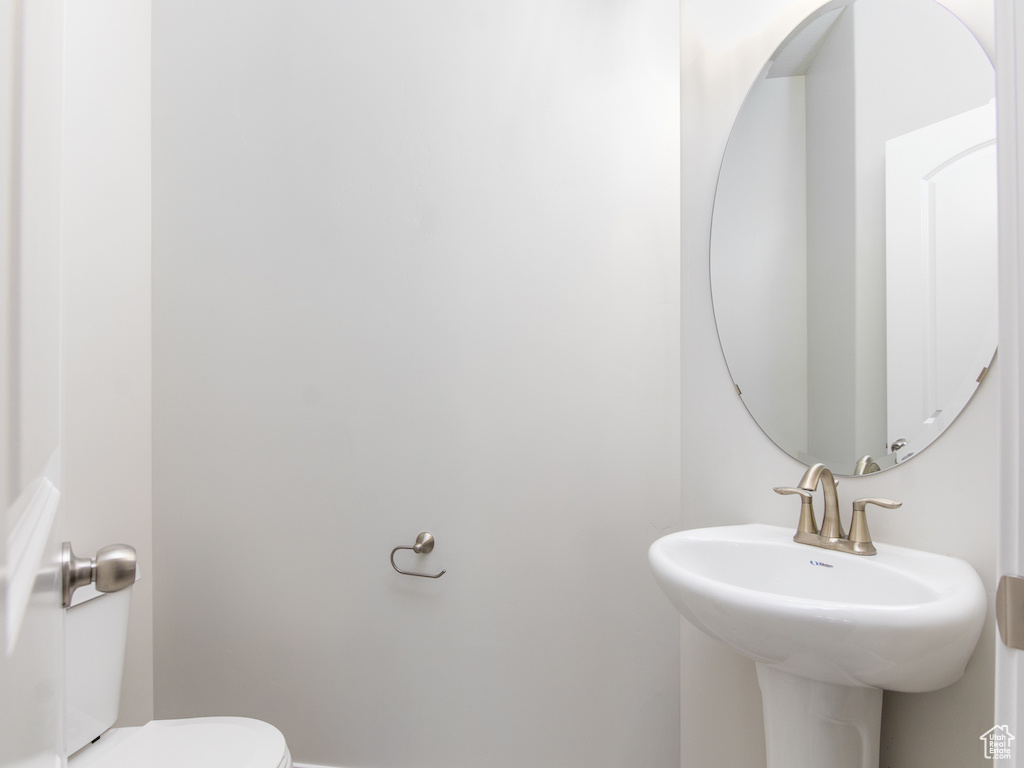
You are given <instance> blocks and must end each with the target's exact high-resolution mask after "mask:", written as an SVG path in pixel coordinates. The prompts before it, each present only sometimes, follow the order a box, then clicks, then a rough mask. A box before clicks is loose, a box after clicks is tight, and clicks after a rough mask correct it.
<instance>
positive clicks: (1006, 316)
mask: <svg viewBox="0 0 1024 768" xmlns="http://www.w3.org/2000/svg"><path fill="white" fill-rule="evenodd" d="M1019 18H1024V0H997V2H996V23H995V30H996V88H997V90H996V114H997V136H998V139H997V142H998V152H999V158H998V163H999V221H1000V224H999V356H1000V358H1001V360H1000V382H999V383H1000V404H999V407H1000V414H1001V419H1000V424H1001V426H1000V437H999V440H1000V501H999V507H1000V509H999V540H998V543H997V550H996V552H997V554H996V573H997V574H1006V573H1009V574H1021V573H1024V562H1022V557H1024V543H1022V541H1021V534H1022V526H1021V524H1020V516H1021V502H1022V500H1024V486H1022V485H1021V483H1022V479H1024V472H1022V466H1021V460H1022V458H1024V455H1022V452H1021V441H1022V438H1024V421H1022V416H1024V407H1022V406H1024V402H1022V394H1024V393H1022V392H1021V384H1022V383H1024V370H1022V364H1024V349H1022V347H1021V342H1022V339H1024V327H1022V322H1021V321H1022V317H1021V306H1022V302H1024V284H1022V282H1021V281H1022V278H1024V271H1022V270H1021V269H1020V259H1021V245H1022V243H1024V232H1022V231H1021V227H1022V226H1024V186H1022V185H1024V176H1022V175H1021V168H1020V162H1021V159H1022V156H1021V147H1020V143H1021V140H1022V138H1024V113H1022V110H1024V66H1022V62H1021V61H1020V59H1019V58H1018V52H1019V51H1021V50H1024V34H1022V32H1024V30H1022V29H1021V28H1020V26H1019V25H1018V19H1019ZM993 586H994V585H993ZM994 725H1007V726H1009V729H1010V731H1011V732H1013V733H1024V661H1022V659H1021V651H1015V650H1012V649H1010V648H1007V647H1006V646H1005V645H1003V644H1002V642H1001V641H1000V640H999V639H998V633H997V639H996V668H995V723H994ZM1000 765H1001V766H1003V768H1018V767H1019V766H1024V761H1022V760H1021V759H1020V758H1019V757H1017V755H1016V754H1014V756H1013V757H1011V758H1010V759H1008V760H1000Z"/></svg>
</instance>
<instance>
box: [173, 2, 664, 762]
mask: <svg viewBox="0 0 1024 768" xmlns="http://www.w3.org/2000/svg"><path fill="white" fill-rule="evenodd" d="M677 30H678V14H677V4H676V3H675V2H673V1H672V0H640V1H639V2H630V3H594V2H590V1H589V0H587V1H586V2H584V1H583V0H577V1H574V2H561V3H551V2H548V1H547V0H528V2H525V3H524V2H518V3H500V4H494V3H490V4H487V3H483V4H482V3H479V2H475V1H472V2H465V1H459V0H444V1H443V2H440V3H431V4H424V3H422V2H414V1H412V0H386V1H385V2H374V3H336V2H307V3H302V4H296V3H289V2H283V1H268V2H260V3H250V4H245V5H244V6H240V5H238V4H237V3H229V2H224V1H223V0H215V1H214V2H210V0H195V1H188V2H182V1H181V0H175V1H174V2H157V3H155V4H154V210H155V218H154V266H153V274H154V540H155V555H156V567H155V580H156V582H155V583H156V596H155V606H156V611H155V690H156V713H157V716H159V717H177V716H189V715H206V714H228V713H230V714H237V715H251V716H255V717H260V718H263V719H266V720H268V721H270V722H273V723H275V724H277V725H279V726H280V727H281V729H282V730H283V731H284V733H285V736H286V737H287V738H288V740H289V743H290V744H291V746H292V750H293V755H294V756H295V758H296V759H297V760H299V761H300V762H313V763H320V764H326V765H336V766H385V767H387V768H402V766H412V765H417V766H424V767H427V766H439V767H440V766H445V767H446V768H450V767H451V766H470V765H472V766H483V765H493V766H508V767H509V768H512V767H513V766H516V767H518V766H523V765H558V766H581V767H582V766H588V768H589V767H590V766H609V768H610V767H611V766H621V765H645V766H651V768H654V767H655V766H661V767H663V768H670V767H674V766H677V765H679V742H678V723H679V714H678V712H679V671H678V643H679V632H678V615H677V614H676V613H675V611H674V610H673V609H672V608H671V606H670V605H669V604H668V602H667V601H666V600H665V599H664V598H663V597H662V596H661V594H660V592H659V591H658V589H657V587H656V585H655V584H654V581H653V578H652V577H651V575H650V572H649V569H648V566H647V559H646V550H647V548H648V546H649V545H650V543H651V542H652V541H653V540H654V539H655V538H657V537H658V536H660V535H661V534H663V533H665V532H667V531H670V530H674V529H676V528H677V527H678V521H679V492H680V488H679V473H680V470H679V467H680V459H679V445H680V436H679V331H680V326H679V303H678V302H679V260H678V255H679V228H678V223H679V176H678V169H679V165H678V151H679V148H678V115H679V103H678V61H679V49H678V34H677ZM422 530H430V531H431V532H433V534H434V536H435V537H436V540H437V545H436V548H435V550H434V552H433V553H432V554H430V555H428V556H423V557H417V556H416V555H414V554H413V553H411V552H399V553H398V555H399V557H400V558H401V563H402V565H404V567H406V568H409V569H422V570H425V571H436V570H439V569H442V568H444V569H447V574H446V575H445V576H444V577H442V578H441V579H438V580H435V581H429V580H425V579H415V578H410V577H404V576H400V575H398V574H396V573H395V572H394V571H393V570H392V569H391V566H390V565H389V563H388V555H389V553H390V551H391V549H392V547H395V546H396V545H411V544H412V542H413V539H414V538H415V537H416V535H417V533H418V532H420V531H422Z"/></svg>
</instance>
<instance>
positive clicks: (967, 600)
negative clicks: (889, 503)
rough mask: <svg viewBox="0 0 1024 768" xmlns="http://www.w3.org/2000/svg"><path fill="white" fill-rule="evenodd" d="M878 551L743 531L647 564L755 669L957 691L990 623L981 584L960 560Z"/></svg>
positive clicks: (671, 540)
mask: <svg viewBox="0 0 1024 768" xmlns="http://www.w3.org/2000/svg"><path fill="white" fill-rule="evenodd" d="M876 546H877V547H878V554H877V555H874V556H870V557H865V556H860V555H852V554H847V553H844V552H836V551H831V550H825V549H820V548H817V547H811V546H807V545H805V544H797V543H796V542H794V541H793V531H792V530H791V529H789V528H780V527H777V526H770V525H737V526H722V527H715V528H701V529H697V530H691V531H682V532H679V533H673V534H670V535H668V536H665V537H663V538H661V539H658V540H657V541H656V542H654V544H653V545H652V546H651V549H650V553H649V556H650V562H651V567H652V569H653V570H654V575H655V577H656V578H657V581H658V583H659V585H660V586H661V588H662V590H663V591H664V592H665V594H666V595H667V596H668V598H669V600H671V601H672V603H673V604H674V605H675V606H676V608H677V609H678V610H679V612H680V613H681V614H682V615H683V616H684V617H685V618H686V619H688V620H689V621H690V622H692V623H693V624H694V625H696V626H697V627H698V628H700V629H701V630H703V631H704V632H706V633H707V634H709V635H711V636H712V637H714V638H717V639H718V640H721V641H722V642H723V643H726V644H727V645H729V646H731V647H732V648H734V649H735V650H737V651H739V652H740V653H741V654H743V655H745V656H747V657H749V658H751V659H753V660H754V661H756V662H758V663H759V665H762V666H766V667H770V668H773V669H775V670H779V671H781V672H786V673H790V674H793V675H798V676H800V677H804V678H810V679H811V680H816V681H821V682H824V683H833V684H837V685H843V686H855V687H856V686H859V687H874V688H886V689H890V690H896V691H931V690H936V689H938V688H942V687H945V686H947V685H949V684H951V683H953V682H955V681H956V680H958V679H959V678H960V676H961V675H962V674H963V671H964V667H965V665H966V664H967V660H968V658H970V655H971V653H972V652H973V650H974V646H975V644H976V643H977V641H978V636H979V635H980V633H981V628H982V624H983V622H984V619H985V611H986V597H985V589H984V587H983V585H982V583H981V579H980V578H979V577H978V574H977V573H976V572H975V571H974V569H973V568H971V566H970V565H968V564H967V563H965V562H964V561H962V560H958V559H956V558H952V557H945V556H942V555H934V554H930V553H927V552H919V551H917V550H913V549H906V548H904V547H896V546H887V545H885V544H877V545H876ZM759 674H760V668H759ZM763 687H764V685H763V683H762V688H763Z"/></svg>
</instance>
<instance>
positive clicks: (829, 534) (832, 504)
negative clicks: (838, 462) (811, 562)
mask: <svg viewBox="0 0 1024 768" xmlns="http://www.w3.org/2000/svg"><path fill="white" fill-rule="evenodd" d="M819 480H820V481H821V491H822V493H823V494H824V495H825V513H824V519H823V520H822V521H821V530H820V531H819V534H820V536H821V538H823V539H828V540H829V541H830V542H835V541H838V540H839V539H843V538H845V537H846V533H845V532H844V531H843V523H842V521H841V520H840V519H839V494H837V493H836V485H837V483H836V479H835V477H833V476H832V470H830V469H829V468H828V467H826V466H825V465H824V464H820V463H819V464H814V465H813V466H810V467H808V468H807V471H806V472H804V476H803V477H802V478H800V484H799V486H798V487H799V488H802V489H803V490H805V491H814V490H816V489H817V487H818V482H819Z"/></svg>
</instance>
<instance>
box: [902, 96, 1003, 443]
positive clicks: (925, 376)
mask: <svg viewBox="0 0 1024 768" xmlns="http://www.w3.org/2000/svg"><path fill="white" fill-rule="evenodd" d="M995 142H996V119H995V104H994V103H990V104H988V105H986V106H984V107H980V108H978V109H974V110H971V111H969V112H965V113H963V114H961V115H956V116H955V117H951V118H949V119H947V120H942V121H940V122H937V123H934V124H932V125H929V126H926V127H924V128H921V129H919V130H917V131H914V132H912V133H908V134H906V135H904V136H899V137H897V138H894V139H891V140H889V141H887V142H886V145H885V186H886V189H885V195H886V198H885V210H886V225H885V233H886V326H887V329H888V332H887V339H886V344H887V360H886V379H887V384H886V386H887V399H888V402H887V408H888V419H887V422H888V425H887V440H886V444H887V445H892V443H893V442H894V441H895V440H897V439H899V438H907V439H909V444H908V445H907V447H906V448H904V449H903V450H902V451H901V452H900V454H899V457H900V458H901V459H903V458H906V457H908V456H909V455H911V454H912V453H916V452H917V451H920V450H921V449H922V448H924V447H925V446H926V445H928V444H929V443H930V442H931V441H932V440H934V439H935V438H936V437H937V436H938V435H939V434H940V433H941V432H942V430H943V429H945V428H946V427H947V426H948V424H949V422H950V420H951V419H952V418H953V417H955V415H956V414H957V413H959V412H960V410H961V409H962V408H963V407H964V405H966V403H967V401H968V400H969V399H970V398H971V396H972V395H973V394H974V390H975V389H976V388H977V385H978V377H979V375H980V374H981V372H982V370H983V369H985V368H986V367H987V366H988V365H989V362H990V361H991V359H992V355H993V354H994V352H995V349H996V337H997V328H998V323H997V316H996V311H995V307H993V306H992V304H991V301H990V298H989V297H991V296H992V295H993V294H994V292H995V286H996V282H997V275H996V273H997V264H998V260H997V224H996V211H997V202H996V146H995Z"/></svg>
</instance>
